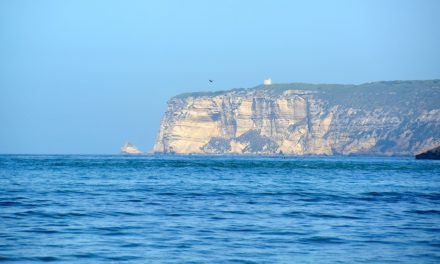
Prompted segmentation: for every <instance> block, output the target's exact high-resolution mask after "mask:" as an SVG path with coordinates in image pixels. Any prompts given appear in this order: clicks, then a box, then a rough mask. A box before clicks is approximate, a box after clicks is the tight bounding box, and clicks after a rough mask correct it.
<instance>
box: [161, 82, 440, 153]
mask: <svg viewBox="0 0 440 264" xmlns="http://www.w3.org/2000/svg"><path fill="white" fill-rule="evenodd" d="M439 144H440V80H432V81H393V82H375V83H366V84H362V85H324V84H316V85H312V84H302V83H293V84H274V85H270V86H257V87H254V88H250V89H235V90H230V91H222V92H215V93H190V94H182V95H179V96H176V97H173V98H171V99H170V100H169V102H168V107H167V110H166V113H165V115H164V117H163V119H162V122H161V125H160V130H159V134H158V136H157V140H156V144H155V146H154V151H155V152H159V153H201V154H203V153H206V154H281V153H282V154H293V155H350V154H372V155H412V154H415V153H418V152H421V151H424V150H427V149H430V148H433V147H435V146H437V145H439Z"/></svg>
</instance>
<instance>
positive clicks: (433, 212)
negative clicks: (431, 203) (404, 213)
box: [409, 209, 440, 215]
mask: <svg viewBox="0 0 440 264" xmlns="http://www.w3.org/2000/svg"><path fill="white" fill-rule="evenodd" d="M409 212H410V213H414V214H421V215H440V210H435V209H431V210H411V211H409Z"/></svg>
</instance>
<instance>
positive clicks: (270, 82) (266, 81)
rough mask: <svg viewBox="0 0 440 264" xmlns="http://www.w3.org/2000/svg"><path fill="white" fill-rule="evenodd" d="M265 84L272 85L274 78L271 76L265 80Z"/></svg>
mask: <svg viewBox="0 0 440 264" xmlns="http://www.w3.org/2000/svg"><path fill="white" fill-rule="evenodd" d="M263 84H264V85H271V84H272V79H271V78H269V79H266V80H264V82H263Z"/></svg>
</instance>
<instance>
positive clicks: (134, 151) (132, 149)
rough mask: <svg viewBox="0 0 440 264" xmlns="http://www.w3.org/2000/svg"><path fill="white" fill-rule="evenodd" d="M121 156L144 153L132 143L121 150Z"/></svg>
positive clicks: (126, 144)
mask: <svg viewBox="0 0 440 264" xmlns="http://www.w3.org/2000/svg"><path fill="white" fill-rule="evenodd" d="M121 154H130V155H134V154H142V151H140V150H139V149H138V148H137V147H136V146H135V145H133V144H131V143H128V142H127V143H125V145H124V146H123V147H122V148H121Z"/></svg>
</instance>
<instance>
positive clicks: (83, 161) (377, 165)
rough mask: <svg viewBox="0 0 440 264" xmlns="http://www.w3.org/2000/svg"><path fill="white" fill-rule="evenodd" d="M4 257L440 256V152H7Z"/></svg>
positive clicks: (0, 219) (251, 259)
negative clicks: (423, 156)
mask: <svg viewBox="0 0 440 264" xmlns="http://www.w3.org/2000/svg"><path fill="white" fill-rule="evenodd" d="M0 262H2V263H42V262H54V263H440V161H429V160H415V159H414V158H412V157H287V156H284V157H281V156H279V157H263V156H245V157H243V156H179V155H168V156H167V155H148V156H122V155H114V156H104V155H1V156H0Z"/></svg>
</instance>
